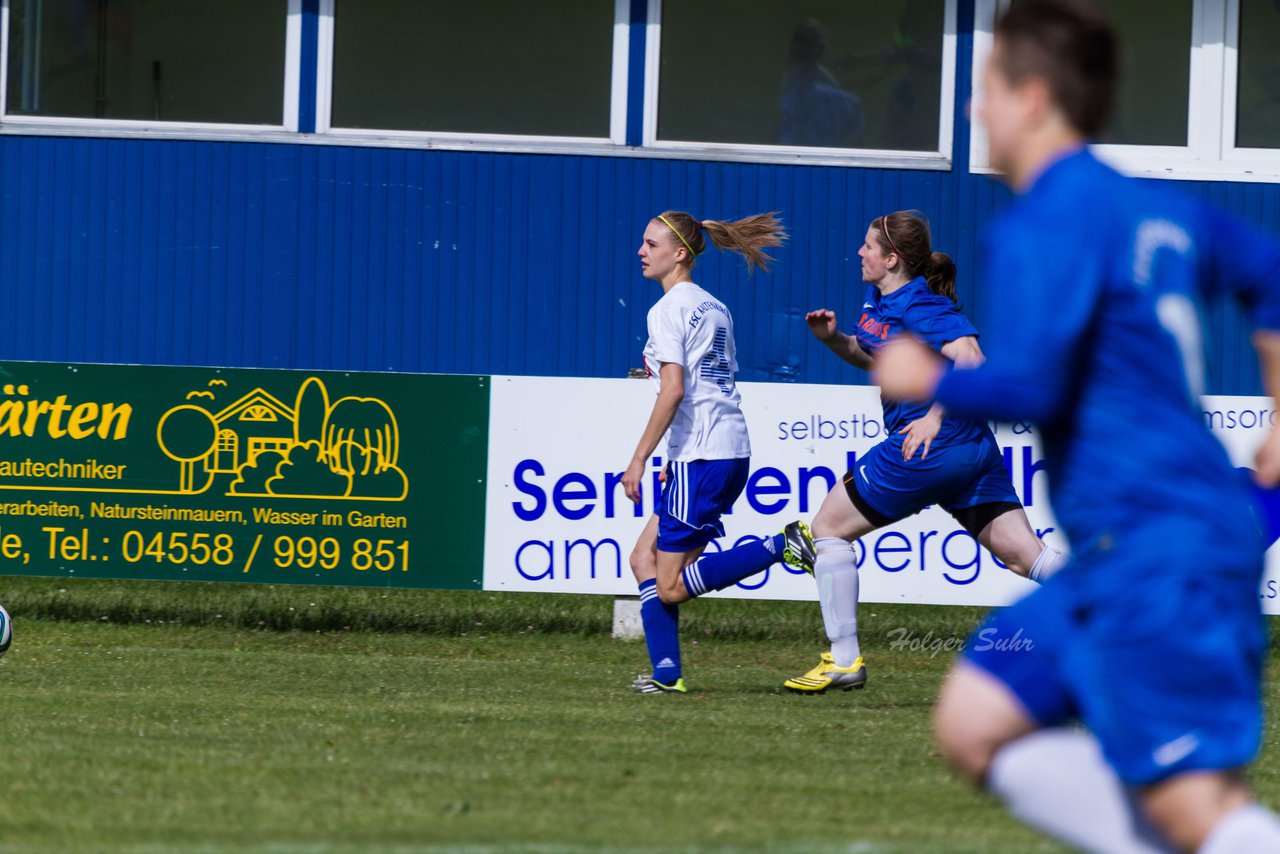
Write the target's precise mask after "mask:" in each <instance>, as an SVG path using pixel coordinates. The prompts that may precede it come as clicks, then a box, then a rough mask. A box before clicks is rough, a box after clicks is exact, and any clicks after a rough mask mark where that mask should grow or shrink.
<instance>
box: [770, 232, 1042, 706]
mask: <svg viewBox="0 0 1280 854" xmlns="http://www.w3.org/2000/svg"><path fill="white" fill-rule="evenodd" d="M858 255H859V256H861V258H862V279H863V281H865V282H867V283H868V284H869V285H870V287H869V288H868V289H867V295H866V299H865V300H864V301H863V304H862V310H861V312H860V315H859V317H858V323H857V326H856V329H855V331H854V334H852V335H845V334H844V333H842V332H840V331H839V330H838V328H837V326H836V315H835V313H834V312H832V311H829V310H827V309H822V310H819V311H811V312H809V313H808V315H806V318H805V319H806V320H807V321H808V323H809V329H810V331H812V332H813V334H814V336H815V337H817V338H818V340H820V341H822V342H823V343H824V344H826V345H827V347H828V348H830V349H831V351H832V352H834V353H835V354H836V355H837V356H839V357H840V358H842V359H844V360H845V361H846V362H848V363H849V364H851V365H854V366H856V367H859V368H862V369H864V370H870V369H871V367H872V364H873V363H874V361H875V355H876V353H877V352H879V350H880V348H881V347H883V346H884V344H885V342H886V341H888V340H889V339H891V338H893V337H894V336H897V335H899V334H902V333H904V332H905V333H910V334H912V335H914V336H915V337H917V338H919V339H920V340H922V341H925V342H927V343H928V345H929V346H930V347H932V348H933V349H934V350H936V351H937V352H939V353H941V354H942V355H943V356H944V357H945V358H947V359H949V360H950V361H952V362H954V363H956V364H960V365H974V364H979V363H981V362H982V350H981V349H980V348H979V347H978V332H977V330H976V329H974V327H973V325H972V324H971V323H970V322H969V321H968V320H967V319H966V318H965V316H964V315H962V314H961V313H960V311H959V309H958V308H957V306H956V301H955V270H956V268H955V264H953V263H952V262H951V259H950V258H949V257H947V255H945V254H943V253H941V252H934V251H933V250H932V247H931V246H930V238H929V226H928V224H927V223H926V222H925V221H924V219H923V218H921V217H920V216H916V215H915V214H914V213H911V212H906V211H899V212H897V213H891V214H888V215H887V216H883V217H878V218H877V219H876V220H875V221H873V222H872V223H871V226H870V227H869V228H868V229H867V234H866V238H865V240H864V242H863V245H862V248H861V249H860V250H858ZM883 405H884V424H885V432H886V433H887V434H888V438H887V439H885V440H884V441H883V442H881V443H880V444H879V445H876V446H875V447H874V448H872V449H871V450H870V451H868V452H867V453H866V454H864V455H863V456H862V457H861V458H859V460H858V461H857V464H856V466H855V467H854V469H853V470H852V471H850V472H849V473H848V474H846V475H845V477H844V482H843V483H842V484H837V485H836V487H835V488H834V489H832V490H831V492H830V494H828V495H827V498H826V500H825V501H823V503H822V507H821V508H820V509H819V510H818V515H817V516H816V517H815V518H814V520H813V536H814V539H815V541H816V543H817V547H816V548H817V555H818V556H817V560H816V562H815V571H814V575H815V577H816V578H817V581H818V598H819V601H820V602H821V605H822V619H823V622H824V623H825V624H826V629H827V637H828V638H829V639H830V640H831V652H830V653H823V655H822V657H821V660H820V661H819V662H818V664H817V665H816V666H815V667H814V668H813V669H811V670H810V671H809V672H808V673H806V674H804V675H803V676H798V677H795V678H792V679H788V680H786V682H784V683H783V685H784V686H785V687H786V688H788V689H789V690H792V691H795V692H798V693H822V692H824V691H826V690H827V689H828V688H843V689H845V690H849V689H852V688H861V687H862V686H863V685H864V684H865V683H866V679H867V671H866V667H865V666H864V664H863V662H862V657H861V656H860V654H859V649H858V634H857V607H858V571H857V564H856V561H855V557H854V551H853V541H854V540H857V539H858V538H859V537H862V536H863V535H865V534H867V533H870V532H871V531H873V530H875V529H876V528H880V527H883V526H885V525H890V524H892V523H894V522H896V521H898V520H899V519H904V518H906V517H907V516H911V515H913V514H915V513H918V512H919V511H921V510H923V509H924V508H925V507H927V506H929V505H931V504H938V505H940V506H942V508H943V509H945V510H947V511H948V512H949V513H951V515H952V516H954V517H955V519H956V521H958V522H959V523H960V524H961V525H963V526H964V528H965V530H967V531H968V532H969V533H970V534H972V535H973V536H974V537H976V538H977V539H978V542H980V543H982V545H983V546H985V547H986V548H987V549H988V550H989V551H990V552H991V553H992V554H994V555H995V556H996V557H997V558H999V559H1000V560H1001V561H1002V562H1003V563H1004V564H1005V565H1006V566H1008V567H1009V568H1010V569H1011V570H1013V571H1014V572H1016V573H1017V574H1018V575H1022V576H1025V577H1030V578H1031V579H1033V580H1035V581H1043V580H1044V579H1046V578H1048V576H1049V575H1051V574H1052V573H1053V572H1055V571H1056V570H1057V569H1058V568H1059V567H1060V566H1062V564H1063V563H1065V558H1064V556H1063V555H1062V554H1061V553H1059V552H1057V551H1055V550H1054V549H1052V548H1049V547H1048V546H1046V545H1045V544H1044V543H1043V542H1042V541H1041V540H1040V538H1039V537H1037V536H1036V534H1035V532H1034V531H1033V530H1032V529H1031V525H1030V524H1029V523H1028V521H1027V514H1026V512H1025V511H1024V510H1023V509H1022V504H1021V503H1020V502H1019V500H1018V495H1017V493H1016V492H1014V489H1013V484H1012V482H1011V481H1010V480H1009V472H1008V470H1007V469H1006V468H1005V465H1004V457H1003V455H1002V453H1001V451H1000V447H999V446H998V445H997V444H996V440H995V437H994V436H993V435H992V434H991V431H990V430H989V429H988V428H987V426H986V425H985V424H984V423H983V422H981V421H972V420H969V419H963V418H953V417H948V416H946V414H945V413H944V412H943V410H942V407H940V406H938V405H936V404H934V405H932V406H930V405H928V404H915V403H902V402H893V401H889V400H884V401H883Z"/></svg>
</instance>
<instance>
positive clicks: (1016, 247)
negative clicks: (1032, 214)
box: [936, 216, 1105, 423]
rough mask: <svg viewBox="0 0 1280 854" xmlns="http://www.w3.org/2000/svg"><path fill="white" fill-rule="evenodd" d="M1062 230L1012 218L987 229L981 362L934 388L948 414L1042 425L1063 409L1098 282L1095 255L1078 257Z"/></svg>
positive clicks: (1084, 343) (1102, 279)
mask: <svg viewBox="0 0 1280 854" xmlns="http://www.w3.org/2000/svg"><path fill="white" fill-rule="evenodd" d="M1064 233H1069V232H1063V230H1062V228H1060V227H1057V226H1054V225H1053V224H1052V223H1040V224H1038V225H1030V224H1022V225H1021V226H1020V225H1019V224H1018V223H1016V222H1014V221H1013V217H1012V216H1006V217H1005V218H1003V224H1002V225H1000V226H999V227H998V228H993V229H991V230H990V231H989V232H988V235H987V237H986V238H985V239H984V240H983V246H984V251H983V253H982V257H983V258H984V259H985V263H984V264H983V267H982V269H983V270H984V272H985V275H986V276H987V277H988V278H987V280H986V281H985V282H984V286H985V287H986V288H988V289H989V291H990V292H992V293H993V295H994V296H995V298H994V299H993V300H992V304H993V314H992V329H993V330H994V333H993V335H992V336H991V338H990V340H988V341H986V346H985V347H984V348H983V349H984V352H985V356H986V361H985V362H984V363H983V364H982V365H980V366H978V367H974V368H953V369H950V370H949V371H948V372H947V373H946V374H945V375H944V377H943V379H942V381H941V382H940V383H939V385H938V389H937V394H936V399H937V401H938V402H939V403H941V404H942V405H943V406H944V407H946V409H947V412H948V413H949V414H954V415H963V416H967V417H970V418H980V419H995V420H1000V421H1034V422H1037V423H1044V422H1047V421H1052V420H1054V419H1055V418H1056V417H1058V416H1059V415H1060V414H1061V413H1062V412H1063V410H1064V409H1065V407H1066V406H1067V404H1068V402H1069V401H1070V399H1071V395H1072V392H1073V389H1074V387H1075V379H1074V378H1075V376H1076V375H1077V364H1078V363H1079V361H1080V360H1081V358H1082V353H1083V350H1084V348H1085V347H1086V346H1087V343H1088V334H1089V330H1090V328H1091V324H1092V321H1093V315H1094V312H1095V311H1096V306H1097V304H1098V300H1099V299H1100V296H1101V293H1102V288H1103V283H1104V282H1105V277H1104V275H1103V272H1102V264H1101V260H1100V257H1101V256H1100V254H1099V253H1096V252H1093V253H1084V252H1079V251H1078V246H1077V242H1076V241H1073V240H1070V239H1064V236H1063V235H1064ZM992 234H998V235H999V239H998V240H997V239H993V237H992V236H991V235H992ZM996 273H998V274H999V276H1000V279H1001V282H1003V284H1001V283H997V282H996V281H995V280H994V278H991V277H992V276H993V275H994V274H996Z"/></svg>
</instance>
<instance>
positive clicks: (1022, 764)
mask: <svg viewBox="0 0 1280 854" xmlns="http://www.w3.org/2000/svg"><path fill="white" fill-rule="evenodd" d="M987 788H988V789H989V790H990V791H991V792H992V793H993V794H995V795H996V796H998V797H999V798H1000V799H1001V800H1002V801H1004V804H1005V806H1006V807H1007V808H1008V809H1009V812H1010V813H1012V814H1013V816H1014V817H1015V818H1017V819H1018V820H1019V821H1022V822H1024V823H1025V824H1029V825H1031V826H1032V827H1034V828H1035V829H1037V830H1039V831H1041V832H1042V833H1045V834H1048V835H1049V836H1052V837H1053V838H1054V839H1057V840H1059V841H1061V842H1065V843H1067V844H1068V845H1073V846H1075V847H1076V848H1079V849H1081V850H1082V851H1094V852H1105V854H1157V852H1158V854H1166V852H1172V851H1173V848H1172V847H1170V846H1169V845H1167V844H1166V843H1164V842H1163V841H1162V840H1161V839H1160V838H1159V837H1158V836H1157V834H1156V833H1155V831H1154V830H1153V829H1152V828H1151V826H1150V825H1149V824H1148V823H1147V822H1146V820H1145V819H1144V818H1142V815H1141V813H1140V812H1139V810H1138V806H1137V801H1136V799H1135V797H1134V796H1133V794H1132V793H1131V792H1130V791H1129V790H1128V789H1126V788H1125V786H1124V784H1123V783H1121V782H1120V778H1119V777H1117V776H1116V774H1115V771H1113V770H1112V769H1111V766H1109V765H1108V764H1107V762H1106V760H1105V759H1103V757H1102V750H1101V748H1100V747H1099V746H1098V742H1097V739H1095V738H1094V737H1093V736H1092V735H1090V734H1089V733H1087V732H1083V731H1081V730H1075V729H1065V728H1057V729H1043V730H1037V731H1036V732H1033V733H1030V734H1029V735H1025V736H1023V737H1022V738H1019V739H1016V740H1014V741H1011V742H1009V743H1008V744H1006V745H1004V746H1003V747H1001V748H1000V749H999V750H998V751H996V755H995V757H994V758H993V759H992V760H991V767H990V769H988V772H987ZM1253 850H1257V851H1261V850H1262V849H1260V848H1258V849H1253Z"/></svg>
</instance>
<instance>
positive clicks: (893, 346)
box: [871, 335, 944, 403]
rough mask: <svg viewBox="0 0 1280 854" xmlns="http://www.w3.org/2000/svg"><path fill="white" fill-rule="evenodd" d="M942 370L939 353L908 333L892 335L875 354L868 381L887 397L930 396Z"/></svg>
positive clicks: (909, 397) (915, 397)
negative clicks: (894, 336)
mask: <svg viewBox="0 0 1280 854" xmlns="http://www.w3.org/2000/svg"><path fill="white" fill-rule="evenodd" d="M943 371H944V366H943V361H942V358H941V357H940V356H938V355H937V354H936V353H934V352H933V351H932V350H930V349H929V348H928V347H927V346H925V345H924V344H922V343H921V342H920V341H919V340H917V339H915V338H912V337H911V336H909V335H899V336H898V337H897V338H892V339H890V340H889V342H888V343H887V344H885V345H884V347H882V348H881V349H880V352H879V353H877V354H876V362H875V366H874V367H873V368H872V369H871V381H872V382H873V383H875V384H876V385H878V386H880V392H881V393H882V394H883V395H884V396H885V397H887V398H889V399H890V400H914V401H918V402H921V403H924V402H926V401H929V400H932V399H933V392H934V390H935V389H936V388H937V387H938V382H939V381H940V380H941V379H942V374H943Z"/></svg>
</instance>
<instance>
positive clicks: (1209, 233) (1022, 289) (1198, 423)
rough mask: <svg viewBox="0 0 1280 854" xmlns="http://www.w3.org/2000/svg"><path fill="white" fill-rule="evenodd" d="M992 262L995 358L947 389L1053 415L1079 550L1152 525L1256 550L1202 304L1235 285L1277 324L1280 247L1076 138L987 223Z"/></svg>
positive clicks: (964, 406) (1064, 501) (1055, 476)
mask: <svg viewBox="0 0 1280 854" xmlns="http://www.w3.org/2000/svg"><path fill="white" fill-rule="evenodd" d="M982 270H983V273H984V279H985V281H986V282H987V283H988V286H989V287H991V288H992V290H993V295H994V298H993V300H992V303H993V305H994V308H995V317H994V318H993V320H994V322H993V327H994V328H997V329H999V335H997V336H996V337H995V339H994V341H993V343H992V345H991V346H990V347H989V348H987V352H986V356H987V361H986V363H985V364H983V365H982V366H980V367H978V368H976V369H971V370H960V369H957V370H952V371H950V372H949V373H948V374H947V375H946V376H945V377H944V378H943V380H942V382H941V383H940V385H939V387H938V390H937V400H938V401H939V402H941V403H942V404H943V405H944V406H945V407H946V408H947V410H948V411H949V412H954V413H957V414H963V415H967V416H970V417H974V418H990V419H998V420H1004V421H1019V420H1021V421H1031V422H1034V423H1036V424H1037V425H1039V426H1040V427H1041V430H1042V435H1043V438H1044V446H1045V459H1046V470H1047V473H1048V475H1049V483H1050V497H1051V500H1052V504H1053V509H1054V514H1055V515H1056V517H1057V519H1058V521H1059V523H1060V524H1061V526H1062V528H1063V529H1064V531H1065V532H1066V534H1067V536H1068V537H1069V539H1070V540H1071V543H1072V549H1073V551H1074V552H1075V553H1076V554H1077V555H1087V554H1089V553H1090V552H1091V550H1093V549H1094V548H1095V547H1098V546H1100V545H1101V546H1102V547H1103V548H1104V549H1106V548H1110V547H1111V545H1112V544H1113V543H1118V542H1119V541H1120V540H1121V538H1129V539H1142V540H1144V541H1150V538H1149V537H1148V536H1146V535H1147V534H1149V533H1150V532H1151V531H1152V530H1153V529H1156V530H1163V531H1168V532H1170V534H1171V536H1172V539H1169V540H1167V541H1168V542H1170V543H1172V542H1184V541H1191V542H1194V543H1200V544H1210V543H1211V544H1212V545H1213V548H1214V549H1216V550H1217V552H1216V553H1217V554H1219V555H1220V556H1221V557H1222V558H1223V560H1222V561H1221V564H1222V565H1223V566H1227V565H1232V564H1235V565H1237V566H1248V565H1250V564H1251V563H1254V564H1256V561H1257V556H1258V555H1259V554H1260V552H1259V551H1258V549H1259V545H1258V540H1257V535H1256V533H1255V531H1254V530H1253V529H1252V528H1251V527H1250V522H1249V514H1248V513H1247V512H1246V511H1245V509H1244V508H1245V507H1246V506H1247V501H1248V498H1247V496H1246V491H1245V488H1244V484H1243V483H1242V481H1241V479H1240V478H1239V477H1238V476H1236V474H1235V473H1234V472H1233V470H1232V467H1231V465H1230V463H1229V462H1228V459H1227V455H1226V452H1225V450H1224V449H1223V448H1222V446H1221V445H1220V444H1219V443H1218V441H1217V440H1216V439H1215V438H1214V437H1213V436H1212V434H1211V433H1210V432H1209V430H1208V428H1207V426H1206V425H1205V423H1204V415H1203V412H1202V410H1201V407H1200V402H1199V400H1198V395H1199V394H1200V393H1201V392H1202V388H1201V381H1202V377H1203V368H1202V365H1201V347H1200V335H1199V331H1198V329H1199V326H1198V320H1197V315H1198V307H1199V305H1200V302H1201V301H1202V299H1203V298H1205V297H1209V296H1214V295H1217V294H1219V293H1226V294H1230V295H1234V296H1236V297H1237V298H1239V299H1240V301H1241V302H1242V303H1243V304H1244V305H1245V306H1246V307H1247V308H1248V309H1249V310H1250V311H1251V312H1252V316H1253V320H1254V322H1255V325H1257V326H1259V327H1262V328H1267V329H1280V245H1277V243H1276V242H1275V241H1274V240H1272V239H1270V238H1268V237H1266V236H1265V235H1263V234H1261V233H1260V232H1259V231H1258V230H1257V229H1255V228H1253V227H1252V226H1250V225H1248V224H1246V223H1244V222H1242V221H1239V220H1236V219H1235V218H1233V217H1230V216H1228V215H1226V214H1224V213H1222V212H1220V211H1218V210H1216V209H1214V208H1212V207H1210V206H1209V205H1207V204H1205V203H1203V202H1201V201H1199V200H1197V199H1194V198H1192V197H1189V196H1185V195H1182V194H1180V193H1177V192H1174V191H1170V190H1168V189H1166V188H1165V187H1163V186H1160V185H1158V184H1157V183H1153V182H1141V181H1136V180H1131V179H1127V178H1124V177H1122V176H1120V175H1119V174H1117V173H1116V172H1115V171H1113V170H1112V169H1110V168H1109V167H1107V166H1105V165H1103V164H1101V163H1099V162H1098V161H1097V160H1096V159H1095V158H1094V157H1093V155H1092V154H1091V153H1090V152H1089V151H1088V150H1087V149H1080V150H1078V151H1075V152H1073V153H1070V154H1068V155H1067V156H1064V157H1063V158H1062V159H1060V160H1058V161H1057V162H1055V163H1053V164H1052V165H1051V166H1049V167H1048V168H1047V169H1046V170H1045V172H1044V173H1043V174H1042V175H1040V177H1039V178H1038V179H1037V180H1036V181H1035V183H1034V185H1033V186H1032V187H1031V188H1030V189H1029V190H1028V191H1027V192H1026V193H1024V194H1023V195H1021V196H1020V197H1018V199H1017V200H1016V201H1015V202H1014V203H1013V204H1012V205H1011V207H1010V208H1009V209H1008V210H1007V211H1006V212H1005V213H1004V214H1003V215H1002V216H1000V217H999V218H998V219H997V220H996V221H995V222H994V223H993V224H992V225H991V226H990V227H989V228H988V229H987V231H986V234H985V237H984V246H983V266H982ZM997 281H999V282H1007V283H1008V284H1007V285H999V284H995V283H996V282H997ZM1156 540H1159V538H1158V537H1157V538H1156Z"/></svg>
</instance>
